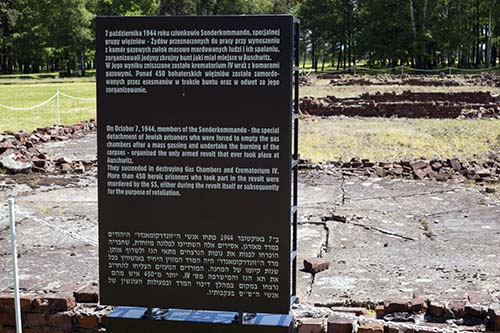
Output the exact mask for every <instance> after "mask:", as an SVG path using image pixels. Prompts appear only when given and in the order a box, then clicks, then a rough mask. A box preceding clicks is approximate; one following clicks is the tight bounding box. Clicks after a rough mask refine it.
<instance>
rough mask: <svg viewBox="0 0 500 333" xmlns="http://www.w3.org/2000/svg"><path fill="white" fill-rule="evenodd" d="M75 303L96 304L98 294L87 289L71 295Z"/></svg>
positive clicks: (89, 288) (91, 289)
mask: <svg viewBox="0 0 500 333" xmlns="http://www.w3.org/2000/svg"><path fill="white" fill-rule="evenodd" d="M73 296H74V297H75V300H76V302H77V303H98V302H99V294H98V292H97V290H95V289H93V288H91V287H87V288H84V289H82V290H80V291H75V293H74V294H73Z"/></svg>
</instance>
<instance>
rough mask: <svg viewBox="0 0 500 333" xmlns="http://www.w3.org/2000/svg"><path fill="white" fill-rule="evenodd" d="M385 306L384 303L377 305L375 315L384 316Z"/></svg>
mask: <svg viewBox="0 0 500 333" xmlns="http://www.w3.org/2000/svg"><path fill="white" fill-rule="evenodd" d="M384 311H385V310H384V306H383V305H377V306H376V307H375V315H376V316H377V317H383V316H384Z"/></svg>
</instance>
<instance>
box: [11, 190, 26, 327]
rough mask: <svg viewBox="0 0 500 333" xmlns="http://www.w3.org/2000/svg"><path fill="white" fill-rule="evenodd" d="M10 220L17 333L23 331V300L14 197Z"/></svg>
mask: <svg viewBox="0 0 500 333" xmlns="http://www.w3.org/2000/svg"><path fill="white" fill-rule="evenodd" d="M9 220H10V235H11V246H12V268H13V271H14V302H15V309H16V329H17V333H22V332H23V327H22V324H21V301H20V299H19V276H18V272H17V241H16V215H15V211H14V199H13V198H9Z"/></svg>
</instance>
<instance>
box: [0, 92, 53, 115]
mask: <svg viewBox="0 0 500 333" xmlns="http://www.w3.org/2000/svg"><path fill="white" fill-rule="evenodd" d="M56 97H57V93H56V94H55V95H54V96H52V97H51V98H49V99H48V100H46V101H45V102H42V103H40V104H38V105H35V106H31V107H28V108H15V107H12V106H7V105H3V104H0V107H2V108H4V109H7V110H13V111H28V110H34V109H38V108H39V107H42V106H44V105H45V104H47V103H49V102H50V101H52V100H53V99H54V98H56Z"/></svg>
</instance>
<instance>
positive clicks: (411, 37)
mask: <svg viewBox="0 0 500 333" xmlns="http://www.w3.org/2000/svg"><path fill="white" fill-rule="evenodd" d="M297 13H298V15H299V16H300V17H301V18H302V23H303V27H304V28H305V30H304V43H305V46H306V47H304V48H303V52H304V53H303V54H304V55H305V54H306V52H307V51H308V50H310V59H311V60H312V65H313V67H314V68H316V69H317V68H318V67H319V68H321V67H324V65H325V62H326V63H328V62H330V63H332V64H334V65H335V66H336V67H337V69H340V68H347V67H350V66H353V65H355V64H356V63H359V62H362V63H363V64H366V65H368V66H370V67H374V66H375V67H381V68H383V67H395V66H402V65H405V66H411V67H414V68H418V69H434V68H439V67H448V66H450V67H459V68H480V67H494V66H495V65H496V64H497V62H498V59H499V56H500V54H499V53H500V52H499V48H500V0H319V1H317V0H304V1H302V2H301V3H300V6H299V8H298V9H297ZM304 59H305V57H304Z"/></svg>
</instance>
